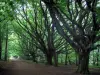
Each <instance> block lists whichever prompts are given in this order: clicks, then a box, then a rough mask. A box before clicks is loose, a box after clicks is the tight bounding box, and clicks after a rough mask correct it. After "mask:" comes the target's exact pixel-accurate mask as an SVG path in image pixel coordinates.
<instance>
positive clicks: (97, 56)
mask: <svg viewBox="0 0 100 75" xmlns="http://www.w3.org/2000/svg"><path fill="white" fill-rule="evenodd" d="M96 59H97V63H96V66H99V48H98V51H97V55H96Z"/></svg>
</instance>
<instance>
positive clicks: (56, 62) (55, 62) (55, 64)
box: [54, 51, 58, 67]
mask: <svg viewBox="0 0 100 75" xmlns="http://www.w3.org/2000/svg"><path fill="white" fill-rule="evenodd" d="M54 66H56V67H57V66H58V55H57V53H56V52H55V51H54Z"/></svg>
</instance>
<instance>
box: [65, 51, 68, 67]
mask: <svg viewBox="0 0 100 75" xmlns="http://www.w3.org/2000/svg"><path fill="white" fill-rule="evenodd" d="M67 64H68V53H67V52H66V57H65V65H67Z"/></svg>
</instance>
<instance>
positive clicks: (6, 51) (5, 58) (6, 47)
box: [4, 26, 8, 61]
mask: <svg viewBox="0 0 100 75" xmlns="http://www.w3.org/2000/svg"><path fill="white" fill-rule="evenodd" d="M7 56H8V26H7V32H6V46H5V57H4V60H5V61H7Z"/></svg>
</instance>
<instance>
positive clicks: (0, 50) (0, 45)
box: [0, 41, 2, 60]
mask: <svg viewBox="0 0 100 75" xmlns="http://www.w3.org/2000/svg"><path fill="white" fill-rule="evenodd" d="M1 55H2V43H1V41H0V60H1Z"/></svg>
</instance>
